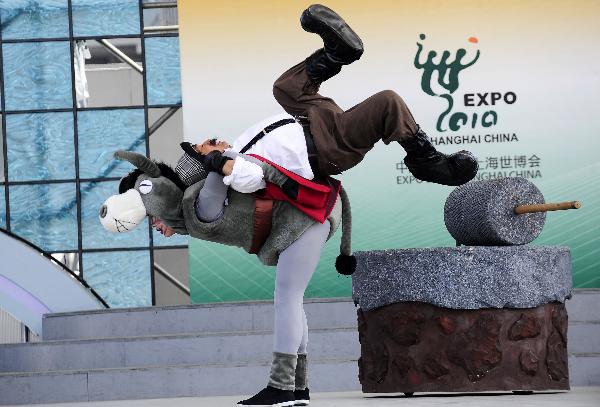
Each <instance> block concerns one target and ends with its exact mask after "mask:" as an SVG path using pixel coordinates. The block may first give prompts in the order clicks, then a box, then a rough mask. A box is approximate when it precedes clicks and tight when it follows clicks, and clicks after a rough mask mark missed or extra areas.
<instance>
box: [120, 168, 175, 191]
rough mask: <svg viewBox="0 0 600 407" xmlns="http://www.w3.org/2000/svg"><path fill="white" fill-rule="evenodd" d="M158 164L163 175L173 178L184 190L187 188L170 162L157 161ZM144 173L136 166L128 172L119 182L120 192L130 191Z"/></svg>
mask: <svg viewBox="0 0 600 407" xmlns="http://www.w3.org/2000/svg"><path fill="white" fill-rule="evenodd" d="M156 165H158V168H159V169H160V175H161V176H163V177H165V178H167V179H169V180H171V181H172V182H173V183H174V184H175V185H177V187H178V188H179V189H181V190H182V191H184V190H185V189H186V188H187V186H186V185H185V184H184V183H183V181H182V180H181V178H179V175H177V173H176V172H175V171H174V170H173V168H171V167H170V166H169V165H168V164H165V163H162V162H157V163H156ZM142 174H144V171H142V170H140V169H138V168H136V169H135V170H133V171H131V172H130V173H129V174H127V175H126V176H125V177H123V178H122V179H121V182H120V183H119V194H122V193H123V192H126V191H129V190H130V189H132V188H133V187H135V182H136V181H137V179H138V177H139V176H140V175H142Z"/></svg>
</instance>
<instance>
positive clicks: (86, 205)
mask: <svg viewBox="0 0 600 407" xmlns="http://www.w3.org/2000/svg"><path fill="white" fill-rule="evenodd" d="M148 3H149V2H148ZM145 5H146V7H145ZM145 11H146V13H145ZM147 12H148V9H147V2H145V1H142V0H39V1H20V0H2V1H0V24H1V26H2V29H1V32H0V57H1V64H0V66H1V71H0V80H1V87H0V91H1V93H2V98H1V110H2V111H1V114H2V122H1V124H2V143H1V146H0V157H1V163H0V227H2V228H5V229H7V230H9V231H11V232H12V233H14V234H16V235H19V236H21V237H23V238H25V239H27V240H29V241H31V242H32V243H33V244H35V245H37V246H39V247H40V248H41V249H42V250H43V251H45V252H47V253H50V254H59V253H60V254H65V255H69V257H70V258H74V259H75V261H74V263H73V265H71V268H76V269H77V270H76V271H77V273H78V274H79V276H80V277H81V278H83V279H84V280H85V281H86V282H87V283H88V284H89V285H90V286H91V287H92V288H94V289H95V290H96V291H97V292H98V293H99V294H100V295H101V296H102V297H103V298H104V299H105V300H106V301H107V303H108V304H109V305H111V306H113V307H133V306H147V305H152V304H154V289H153V286H154V281H153V264H154V261H153V256H154V252H155V250H161V249H172V248H179V249H181V248H185V247H187V240H186V239H185V238H183V237H177V238H174V239H165V238H163V237H162V236H160V235H158V234H157V233H156V232H154V231H153V230H152V228H151V226H150V225H149V224H145V225H144V226H143V227H142V226H140V227H139V228H137V229H136V230H135V231H133V232H132V233H129V234H117V235H115V234H112V233H109V232H107V231H105V230H104V229H103V228H102V226H101V225H100V223H99V220H98V209H99V207H100V205H101V203H102V202H103V201H104V200H105V199H106V198H107V197H108V196H110V195H113V194H115V193H117V188H118V183H119V180H120V178H121V177H122V176H124V175H125V174H127V173H128V172H129V171H131V170H132V167H131V166H130V165H129V164H128V163H125V162H120V161H115V160H114V159H113V152H114V151H115V150H119V149H123V150H129V151H136V152H139V153H142V154H146V155H147V156H152V152H151V151H150V137H151V136H152V130H151V129H152V127H153V122H149V110H153V109H154V110H158V109H171V110H173V109H177V108H179V107H180V106H181V88H180V79H179V38H178V34H177V33H176V32H173V30H164V31H161V30H148V29H146V30H145V29H144V27H145V24H144V16H145V14H146V16H147V15H148V14H147ZM101 40H103V41H107V42H111V41H114V42H118V41H121V43H134V44H135V47H137V48H139V57H140V58H139V65H140V66H141V67H142V69H141V72H140V71H138V72H135V71H134V70H132V73H131V75H138V76H139V77H140V79H141V88H142V89H141V90H140V94H141V95H142V97H141V98H138V100H140V101H141V102H140V103H134V104H129V105H119V103H115V105H110V104H109V105H103V106H97V107H86V105H87V104H86V103H85V102H82V96H81V95H82V93H83V91H82V90H81V89H78V88H81V86H82V82H81V77H82V75H85V70H81V54H80V52H79V51H80V46H81V44H84V41H85V42H92V41H96V42H99V41H101ZM140 79H136V80H140Z"/></svg>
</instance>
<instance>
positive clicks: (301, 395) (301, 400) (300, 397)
mask: <svg viewBox="0 0 600 407" xmlns="http://www.w3.org/2000/svg"><path fill="white" fill-rule="evenodd" d="M294 397H295V398H296V403H295V404H294V405H295V406H308V405H309V404H310V394H309V392H308V388H306V389H304V390H295V391H294Z"/></svg>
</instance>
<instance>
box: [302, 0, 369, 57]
mask: <svg viewBox="0 0 600 407" xmlns="http://www.w3.org/2000/svg"><path fill="white" fill-rule="evenodd" d="M300 24H301V25H302V28H303V29H304V30H305V31H308V32H310V33H315V34H318V35H319V36H320V37H321V38H322V39H323V44H324V46H325V53H326V54H327V56H328V57H329V59H330V60H331V62H334V63H337V64H340V65H347V64H350V63H352V62H354V61H356V60H357V59H359V58H360V57H361V55H362V54H363V51H364V48H363V43H362V41H361V39H360V38H359V36H358V35H356V33H355V32H354V31H352V29H351V28H350V27H349V26H348V24H346V22H345V21H344V20H343V19H342V17H340V16H339V15H338V14H337V13H336V12H335V11H333V10H331V9H330V8H327V7H325V6H323V5H320V4H313V5H312V6H310V7H308V8H307V9H306V10H304V12H303V13H302V16H301V17H300Z"/></svg>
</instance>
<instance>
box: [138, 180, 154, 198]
mask: <svg viewBox="0 0 600 407" xmlns="http://www.w3.org/2000/svg"><path fill="white" fill-rule="evenodd" d="M150 191H152V182H151V181H150V180H147V179H146V180H144V181H142V182H140V192H141V193H142V194H144V195H146V194H149V193H150Z"/></svg>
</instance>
